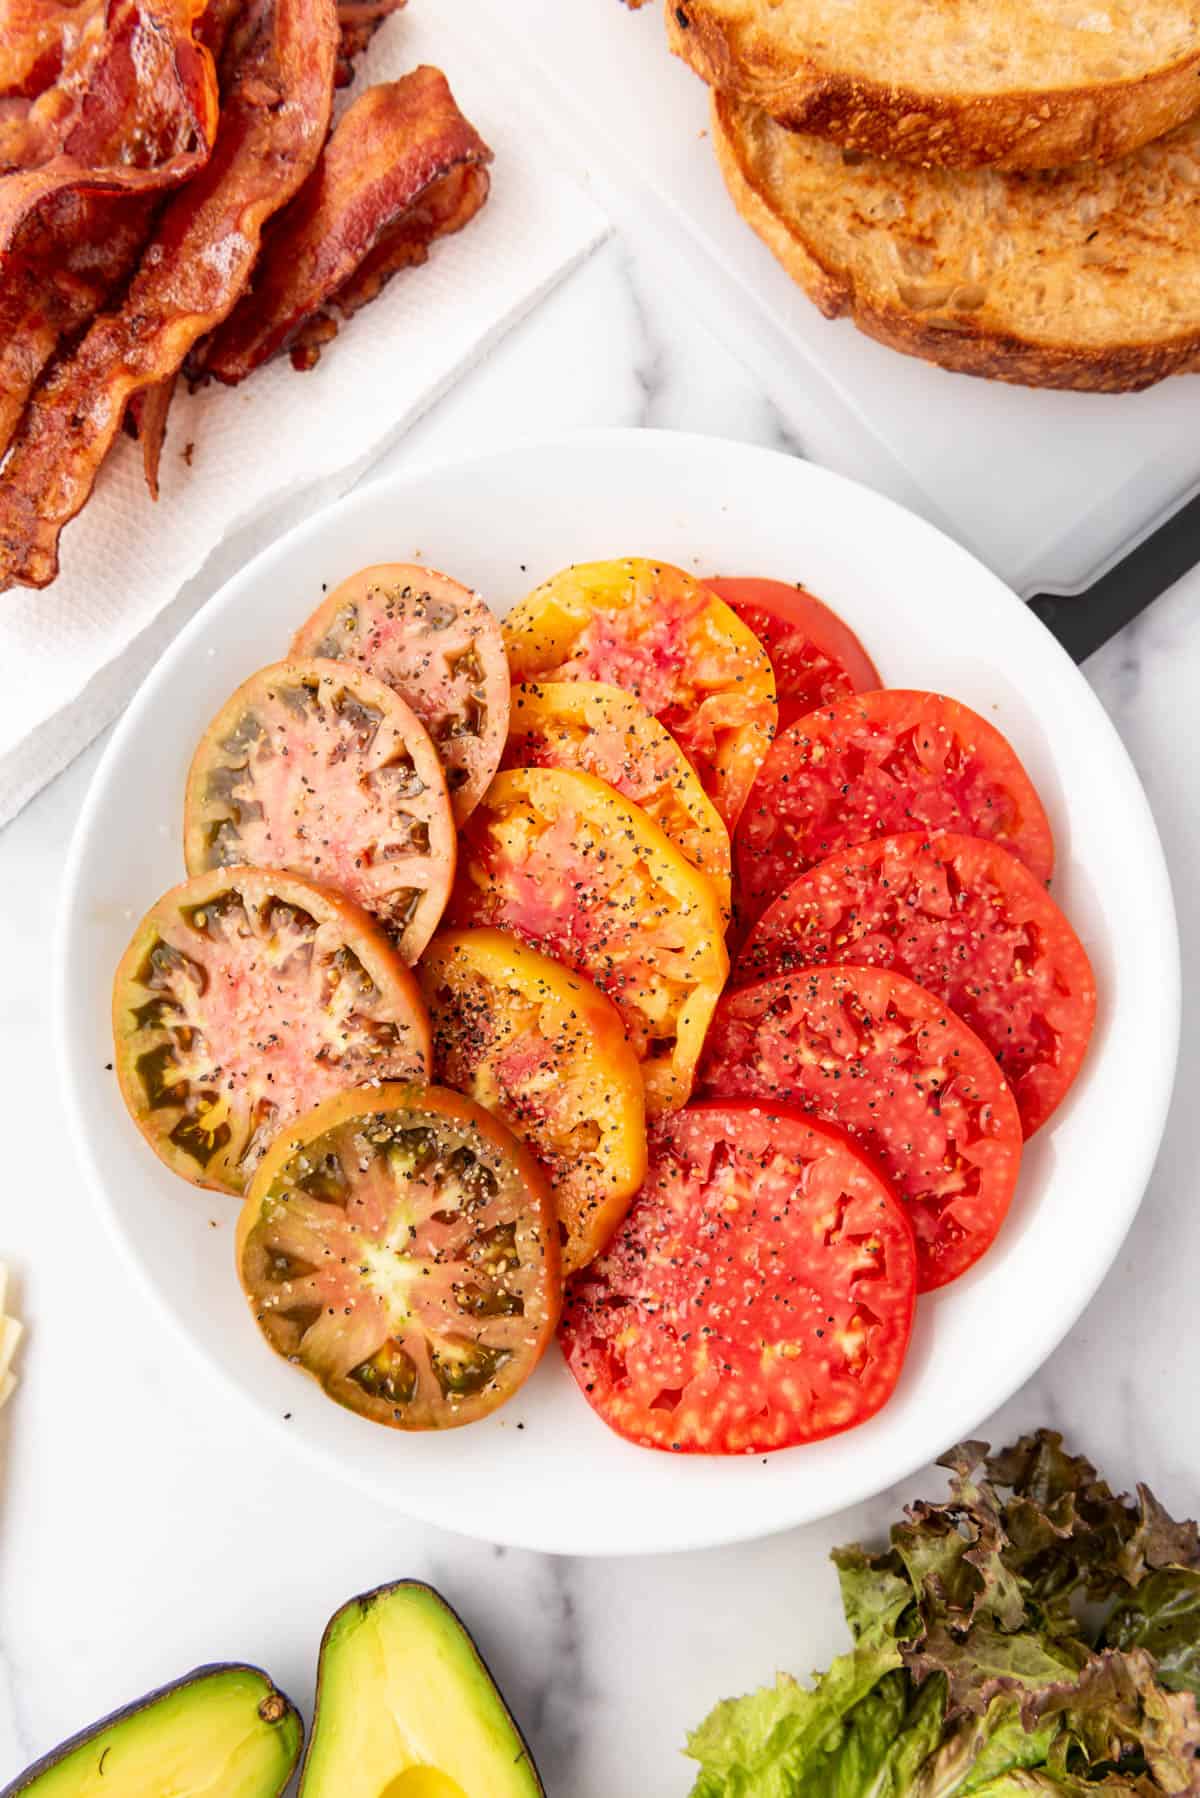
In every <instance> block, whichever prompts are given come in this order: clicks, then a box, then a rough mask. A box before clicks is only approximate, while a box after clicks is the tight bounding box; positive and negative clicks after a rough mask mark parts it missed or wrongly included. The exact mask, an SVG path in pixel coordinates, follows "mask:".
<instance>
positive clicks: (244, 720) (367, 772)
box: [184, 660, 455, 962]
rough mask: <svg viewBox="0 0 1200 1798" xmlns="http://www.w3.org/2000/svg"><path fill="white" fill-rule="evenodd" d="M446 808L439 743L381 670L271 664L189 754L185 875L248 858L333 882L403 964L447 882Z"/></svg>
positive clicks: (428, 931) (430, 921)
mask: <svg viewBox="0 0 1200 1798" xmlns="http://www.w3.org/2000/svg"><path fill="white" fill-rule="evenodd" d="M454 856H455V834H454V817H453V814H452V812H451V809H450V799H449V796H448V794H447V791H446V782H445V779H444V778H443V775H442V769H441V763H440V762H439V761H438V757H437V751H436V750H435V749H434V747H433V744H432V742H431V741H430V738H429V733H428V732H427V731H426V729H425V727H424V725H423V724H422V723H421V722H420V720H419V719H418V718H417V716H416V714H415V713H414V712H413V711H412V710H411V709H410V707H409V706H407V705H406V704H405V702H404V700H402V699H401V698H400V695H399V694H398V693H394V692H393V691H392V689H391V688H390V687H385V686H384V684H383V682H382V681H379V680H376V679H375V677H374V676H373V675H370V674H365V673H364V672H363V671H362V669H360V668H350V667H346V666H344V665H343V664H342V663H340V662H326V661H320V660H316V661H310V662H278V663H276V664H275V665H274V666H272V667H270V668H263V669H260V670H259V672H258V673H257V674H254V675H251V677H250V679H249V680H248V681H247V682H246V683H245V685H244V686H241V687H239V688H238V690H237V692H236V693H235V694H234V695H233V697H232V698H231V699H230V700H229V701H228V702H227V704H225V705H224V706H223V707H222V708H221V710H220V711H219V712H218V713H217V716H216V717H215V718H214V719H213V721H212V723H211V724H210V725H209V727H208V730H207V731H206V732H205V735H204V737H203V738H202V740H201V742H200V746H199V748H198V749H197V750H196V754H195V756H194V757H193V759H192V766H191V772H190V773H189V775H188V784H187V799H186V805H185V812H184V859H185V860H186V862H187V869H188V873H189V874H202V873H204V872H205V870H206V869H209V868H222V867H231V866H241V865H244V864H251V865H253V866H254V867H256V868H287V869H288V870H289V871H290V872H291V873H293V874H303V875H307V876H308V878H309V879H311V880H317V881H320V882H321V884H322V885H323V886H324V885H328V886H331V887H335V888H336V889H337V890H338V892H341V893H345V894H346V896H347V897H348V898H350V899H353V900H355V901H356V902H357V903H358V904H359V905H362V906H363V907H364V908H365V909H366V910H367V911H369V912H372V913H373V914H374V915H375V916H376V917H377V918H378V919H379V921H380V922H381V923H382V924H383V926H384V928H385V929H386V930H387V931H388V933H389V935H390V936H392V937H393V938H394V939H395V941H396V943H397V945H398V947H399V949H400V953H401V954H402V955H403V957H404V959H405V961H407V962H414V961H416V959H417V957H418V955H420V953H421V951H422V949H423V948H424V947H425V945H426V943H427V942H428V941H429V939H430V937H431V936H432V935H433V933H434V931H435V930H436V929H437V926H438V920H439V919H440V918H441V915H442V912H443V910H444V908H445V904H446V900H447V898H448V897H449V894H450V888H451V885H452V883H453V880H454Z"/></svg>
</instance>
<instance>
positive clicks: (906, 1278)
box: [562, 1101, 917, 1455]
mask: <svg viewBox="0 0 1200 1798" xmlns="http://www.w3.org/2000/svg"><path fill="white" fill-rule="evenodd" d="M916 1277H917V1256H916V1248H915V1245H914V1242H913V1234H912V1229H911V1227H910V1225H909V1222H908V1218H907V1217H906V1215H905V1212H904V1209H903V1207H902V1206H901V1205H900V1204H899V1203H898V1202H897V1200H896V1199H895V1198H894V1196H893V1195H892V1193H891V1191H890V1189H889V1187H888V1185H887V1183H886V1181H885V1180H884V1179H883V1177H882V1175H880V1174H879V1173H878V1172H877V1171H876V1170H875V1169H874V1168H873V1167H872V1166H871V1164H870V1163H869V1162H868V1161H867V1160H865V1159H864V1157H863V1156H862V1155H861V1154H860V1153H859V1152H858V1151H857V1150H856V1149H855V1148H854V1147H853V1146H852V1145H851V1143H850V1142H849V1140H848V1139H847V1138H846V1137H845V1136H843V1135H842V1134H841V1133H840V1132H838V1131H836V1130H832V1129H830V1127H829V1126H828V1125H826V1124H820V1123H817V1122H816V1121H815V1120H814V1119H812V1118H809V1117H805V1116H804V1115H803V1114H802V1113H800V1112H791V1111H788V1110H787V1109H781V1108H776V1107H768V1106H761V1105H757V1104H753V1103H745V1102H743V1103H738V1102H737V1101H732V1102H723V1103H720V1104H706V1105H689V1106H688V1108H687V1110H686V1111H679V1112H676V1113H675V1114H674V1115H673V1116H672V1117H669V1118H662V1119H660V1120H659V1121H658V1122H657V1123H656V1124H655V1125H654V1126H653V1128H652V1130H651V1135H650V1170H649V1173H648V1175H647V1177H646V1184H645V1186H644V1187H643V1188H642V1191H641V1193H640V1194H639V1196H638V1197H637V1198H636V1199H635V1200H634V1202H633V1206H632V1208H631V1209H630V1212H629V1215H628V1216H627V1217H626V1219H625V1222H624V1223H623V1224H622V1225H621V1228H620V1229H619V1230H618V1232H617V1234H616V1236H615V1237H614V1239H613V1241H612V1243H611V1245H610V1246H609V1248H608V1250H607V1251H606V1253H605V1254H604V1255H602V1256H601V1257H600V1259H599V1260H598V1261H594V1262H593V1263H592V1265H591V1267H589V1268H586V1269H585V1270H584V1272H583V1273H582V1274H579V1275H577V1276H576V1277H575V1278H574V1279H573V1280H572V1281H571V1282H570V1284H569V1286H568V1288H567V1303H566V1307H565V1311H564V1315H563V1324H562V1343H563V1348H564V1350H565V1352H566V1357H567V1362H568V1365H569V1366H570V1369H571V1372H572V1373H573V1374H574V1376H575V1379H576V1380H577V1381H578V1383H579V1386H580V1388H581V1390H582V1391H583V1393H584V1395H585V1396H586V1398H587V1401H588V1403H589V1404H590V1405H591V1406H593V1408H594V1409H595V1410H596V1411H598V1412H599V1414H600V1416H601V1417H602V1418H603V1419H604V1421H605V1423H607V1424H608V1425H609V1426H610V1428H612V1429H614V1430H616V1431H617V1433H618V1434H619V1435H621V1436H625V1437H627V1438H628V1440H629V1441H631V1442H637V1443H640V1444H641V1445H642V1446H643V1447H645V1448H662V1449H672V1450H674V1451H676V1452H678V1453H692V1454H720V1455H736V1454H747V1455H749V1454H761V1453H763V1452H764V1451H766V1450H768V1449H775V1448H787V1447H789V1446H790V1445H791V1444H793V1443H799V1442H815V1441H817V1440H818V1439H819V1438H821V1437H823V1436H832V1435H835V1434H837V1433H838V1432H839V1431H841V1430H849V1429H853V1428H854V1426H855V1425H856V1424H860V1423H863V1422H865V1420H866V1419H867V1418H868V1417H871V1416H873V1415H874V1414H875V1412H877V1411H878V1410H879V1409H880V1407H881V1406H882V1405H884V1404H886V1402H887V1400H888V1399H889V1398H890V1397H891V1395H892V1393H893V1391H894V1390H895V1386H896V1382H897V1380H898V1379H899V1377H900V1369H901V1366H902V1364H903V1361H904V1356H905V1351H906V1350H907V1347H908V1339H909V1333H910V1331H911V1328H912V1318H913V1302H914V1297H915V1293H916Z"/></svg>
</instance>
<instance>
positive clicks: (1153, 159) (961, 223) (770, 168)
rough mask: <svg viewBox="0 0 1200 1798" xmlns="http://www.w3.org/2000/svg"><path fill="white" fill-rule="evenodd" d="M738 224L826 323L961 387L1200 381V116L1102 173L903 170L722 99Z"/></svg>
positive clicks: (1099, 388) (722, 134) (716, 121)
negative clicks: (942, 372) (914, 360)
mask: <svg viewBox="0 0 1200 1798" xmlns="http://www.w3.org/2000/svg"><path fill="white" fill-rule="evenodd" d="M713 137H714V140H715V144H716V149H717V155H718V158H719V161H720V164H721V168H722V172H723V174H724V176H725V180H726V182H727V184H728V186H729V189H730V192H731V194H732V195H733V198H734V200H735V202H736V204H737V206H738V209H739V211H740V212H741V213H742V215H743V216H744V217H745V218H746V220H747V221H748V222H749V223H750V224H751V225H752V226H753V227H754V229H755V231H757V232H758V234H759V236H760V237H761V238H762V239H763V240H764V242H765V243H766V244H767V245H768V246H769V247H770V249H771V250H772V251H773V252H774V254H775V255H776V256H777V257H778V259H779V261H780V262H781V263H782V264H783V266H784V267H785V268H786V269H787V271H788V273H789V274H790V275H791V276H792V277H793V278H794V279H795V280H796V281H798V282H799V283H800V284H801V286H803V287H804V288H805V289H806V291H807V292H808V294H809V295H810V297H811V298H812V299H813V300H814V301H815V302H816V304H817V305H818V306H819V307H820V309H821V311H822V312H824V313H825V315H826V317H828V318H837V317H839V316H841V315H846V316H849V317H850V318H852V319H853V320H854V322H855V324H856V325H858V327H859V328H860V330H863V331H865V332H867V333H868V334H869V335H870V336H872V337H875V338H878V339H879V341H880V342H882V343H886V344H888V345H890V346H891V347H892V348H893V349H897V350H902V351H904V352H905V353H906V354H908V355H912V356H921V357H924V358H925V359H926V360H927V361H930V362H937V363H939V364H940V365H941V366H942V367H943V368H947V369H953V370H956V371H957V372H959V373H962V374H973V375H986V376H991V377H993V378H994V379H998V380H1002V381H1014V382H1019V383H1022V384H1025V385H1027V386H1033V387H1069V388H1076V389H1081V390H1086V391H1093V392H1124V391H1129V390H1132V389H1136V388H1141V387H1148V386H1150V385H1152V384H1153V383H1154V382H1155V381H1160V380H1162V379H1163V377H1164V376H1166V375H1171V374H1180V373H1187V372H1194V371H1195V370H1197V369H1198V368H1200V120H1197V121H1193V122H1192V123H1190V124H1187V125H1183V126H1180V127H1178V128H1177V129H1176V130H1175V131H1173V132H1172V133H1171V134H1170V135H1169V136H1168V137H1166V138H1164V139H1162V140H1161V141H1159V142H1156V143H1153V144H1148V145H1146V146H1144V147H1143V148H1142V149H1140V150H1137V151H1134V152H1133V153H1131V154H1130V155H1128V156H1126V157H1124V158H1123V159H1122V160H1121V161H1119V162H1115V163H1109V164H1106V165H1104V166H1096V165H1090V164H1089V165H1084V166H1082V167H1080V168H1076V169H1067V170H1056V171H1052V172H1051V171H1045V172H1042V173H1033V174H1017V173H1011V172H1001V171H998V170H995V169H974V170H968V171H961V170H960V171H953V170H947V169H920V168H915V167H913V166H911V165H905V164H899V163H887V162H882V161H879V160H878V159H875V158H871V157H864V156H862V155H860V154H859V153H858V152H856V151H846V150H843V149H841V148H839V147H838V146H836V145H834V144H831V143H829V142H828V141H827V140H825V139H822V138H818V137H814V136H811V135H808V134H801V133H794V132H791V131H787V130H785V129H784V128H783V127H782V126H780V125H778V124H777V123H776V122H775V121H774V120H773V119H772V118H770V117H769V115H768V114H767V113H765V112H763V111H762V109H761V108H759V107H756V106H753V105H751V104H749V103H748V102H745V101H737V100H734V99H732V98H731V97H730V96H729V95H727V94H719V93H718V94H717V95H715V96H714V107H713Z"/></svg>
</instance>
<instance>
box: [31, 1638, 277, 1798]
mask: <svg viewBox="0 0 1200 1798" xmlns="http://www.w3.org/2000/svg"><path fill="white" fill-rule="evenodd" d="M303 1742H304V1725H303V1724H302V1723H301V1721H300V1716H299V1713H298V1712H297V1710H296V1708H295V1706H294V1705H293V1704H292V1702H291V1700H290V1699H288V1698H285V1697H284V1695H283V1693H282V1692H280V1691H278V1690H277V1689H276V1687H275V1686H274V1684H273V1683H272V1681H271V1680H269V1679H268V1678H267V1676H266V1674H265V1673H260V1672H259V1670H258V1668H257V1667H242V1666H217V1667H198V1668H197V1669H196V1671H195V1672H194V1673H188V1674H185V1676H184V1677H183V1678H182V1679H178V1680H176V1681H175V1683H174V1684H173V1685H169V1686H163V1687H162V1688H161V1689H160V1690H159V1691H157V1692H151V1693H150V1694H149V1695H148V1696H147V1697H145V1698H139V1699H138V1700H137V1702H136V1703H135V1704H130V1705H126V1707H125V1709H124V1710H120V1711H114V1712H113V1714H112V1716H111V1717H105V1718H103V1719H102V1720H101V1721H100V1722H99V1723H93V1724H92V1726H91V1727H90V1729H84V1730H81V1731H80V1733H79V1734H78V1735H77V1736H72V1737H71V1739H70V1741H69V1742H64V1743H63V1744H62V1746H61V1747H59V1748H55V1749H52V1750H51V1752H50V1753H49V1754H47V1755H43V1757H42V1759H41V1760H40V1761H35V1762H34V1764H33V1766H32V1767H27V1768H26V1769H25V1771H24V1773H21V1774H19V1775H18V1776H17V1778H16V1779H15V1780H14V1781H13V1782H12V1784H11V1785H7V1786H5V1788H4V1790H3V1792H0V1798H19V1795H21V1798H93V1795H94V1794H95V1795H99V1794H101V1793H103V1794H106V1795H108V1798H162V1794H163V1793H164V1792H170V1793H171V1794H172V1798H279V1794H280V1793H281V1792H282V1791H283V1788H284V1787H285V1786H286V1785H287V1782H288V1780H289V1779H290V1778H291V1776H292V1773H293V1771H294V1769H295V1766H296V1762H297V1761H298V1760H299V1758H300V1749H301V1747H302V1745H303Z"/></svg>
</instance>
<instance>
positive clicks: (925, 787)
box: [733, 688, 1054, 923]
mask: <svg viewBox="0 0 1200 1798" xmlns="http://www.w3.org/2000/svg"><path fill="white" fill-rule="evenodd" d="M902 830H925V831H935V830H954V831H958V832H959V833H960V834H962V835H963V836H972V837H984V838H986V839H987V840H988V841H990V842H995V843H999V844H1000V845H1001V847H1002V848H1004V849H1008V850H1011V851H1012V853H1013V854H1014V855H1015V856H1017V857H1018V858H1019V860H1021V861H1023V862H1024V863H1025V865H1026V866H1027V867H1028V868H1029V870H1030V872H1031V873H1032V874H1033V875H1034V876H1035V877H1036V878H1037V879H1038V880H1041V881H1047V880H1049V878H1050V875H1051V873H1052V872H1053V868H1054V842H1053V838H1052V836H1051V834H1050V824H1049V821H1048V819H1047V817H1046V814H1045V812H1044V811H1043V809H1042V803H1041V800H1040V799H1039V798H1038V796H1037V793H1036V792H1035V790H1034V786H1033V782H1032V781H1031V780H1030V778H1029V776H1028V774H1026V772H1025V770H1024V768H1023V767H1022V766H1021V763H1020V761H1019V760H1018V759H1017V754H1016V751H1015V750H1014V749H1013V747H1012V745H1011V743H1009V742H1008V740H1007V738H1005V737H1003V736H1001V734H1000V732H999V731H998V730H997V729H996V727H995V725H994V724H989V723H988V722H987V720H986V719H985V718H981V717H980V716H979V714H978V713H977V712H973V711H971V710H970V708H969V707H967V706H965V705H960V704H959V702H958V701H957V700H956V699H947V698H946V696H945V694H942V693H919V692H913V693H910V692H902V691H900V690H899V689H895V688H888V689H887V690H886V691H884V692H879V693H859V694H856V695H855V696H854V697H853V698H851V699H843V700H840V701H839V702H838V703H837V704H836V705H831V706H823V707H822V708H821V709H820V710H819V711H815V712H809V713H808V714H807V715H806V716H805V717H803V718H801V719H799V721H798V722H797V723H795V724H793V725H792V726H791V728H790V729H788V730H785V731H781V732H780V734H779V735H778V736H777V737H776V739H775V741H774V743H773V744H772V745H771V750H770V753H769V755H768V756H767V759H766V761H765V762H764V763H763V765H762V768H761V769H760V770H759V775H758V779H757V780H756V781H755V783H754V791H753V792H752V793H751V795H750V798H749V801H748V803H747V805H746V809H745V811H744V812H743V813H742V817H741V822H740V823H739V825H738V830H737V836H736V837H735V839H734V845H733V849H734V863H735V868H736V877H737V895H738V900H737V902H738V911H739V915H740V917H741V919H742V921H743V922H744V923H751V922H753V920H754V919H755V918H756V917H757V916H758V915H759V913H760V912H761V911H762V910H763V909H764V908H765V907H766V906H767V905H769V904H770V903H771V901H772V900H773V899H774V898H775V897H776V896H777V895H778V894H779V893H781V892H782V891H783V889H784V887H786V886H787V884H788V882H789V881H791V880H795V879H796V877H797V875H799V874H803V873H804V872H805V870H806V869H807V868H810V867H812V866H813V865H814V864H815V863H816V862H819V861H823V860H824V859H825V857H826V856H829V855H834V854H836V853H837V852H838V851H839V850H842V849H850V848H853V847H854V846H855V845H856V844H858V843H866V842H869V841H870V840H871V839H872V838H875V837H882V836H888V835H889V834H891V833H892V832H894V831H902Z"/></svg>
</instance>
